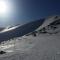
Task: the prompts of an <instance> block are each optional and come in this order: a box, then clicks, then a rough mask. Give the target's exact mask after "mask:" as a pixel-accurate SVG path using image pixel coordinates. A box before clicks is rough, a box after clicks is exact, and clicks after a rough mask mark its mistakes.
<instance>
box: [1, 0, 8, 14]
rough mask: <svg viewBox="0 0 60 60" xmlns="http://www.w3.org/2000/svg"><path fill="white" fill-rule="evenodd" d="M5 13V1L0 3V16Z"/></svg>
mask: <svg viewBox="0 0 60 60" xmlns="http://www.w3.org/2000/svg"><path fill="white" fill-rule="evenodd" d="M6 12H7V4H6V2H5V1H3V0H2V1H0V14H4V13H6Z"/></svg>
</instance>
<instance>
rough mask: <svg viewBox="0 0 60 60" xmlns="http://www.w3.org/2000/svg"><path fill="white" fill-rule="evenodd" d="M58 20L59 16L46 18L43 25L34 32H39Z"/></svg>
mask: <svg viewBox="0 0 60 60" xmlns="http://www.w3.org/2000/svg"><path fill="white" fill-rule="evenodd" d="M58 19H60V16H51V17H47V18H45V21H44V23H43V24H42V25H41V26H40V27H39V28H38V29H36V30H40V29H42V28H43V27H46V26H48V25H49V24H50V23H52V22H54V21H56V20H58Z"/></svg>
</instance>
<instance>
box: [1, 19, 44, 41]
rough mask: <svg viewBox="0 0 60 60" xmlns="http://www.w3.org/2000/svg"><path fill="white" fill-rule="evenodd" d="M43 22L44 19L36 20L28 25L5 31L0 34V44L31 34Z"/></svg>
mask: <svg viewBox="0 0 60 60" xmlns="http://www.w3.org/2000/svg"><path fill="white" fill-rule="evenodd" d="M43 22H44V19H40V20H36V21H33V22H30V23H27V24H25V25H22V26H16V27H12V28H9V29H6V30H4V31H2V32H0V42H3V41H7V40H9V39H12V38H15V37H20V36H23V35H25V34H27V33H30V32H33V31H34V30H36V29H37V28H38V27H39V26H41V25H42V24H43Z"/></svg>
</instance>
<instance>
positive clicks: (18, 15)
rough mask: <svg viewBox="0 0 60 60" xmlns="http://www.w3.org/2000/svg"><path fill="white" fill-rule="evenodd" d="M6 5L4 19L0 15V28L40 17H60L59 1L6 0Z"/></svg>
mask: <svg viewBox="0 0 60 60" xmlns="http://www.w3.org/2000/svg"><path fill="white" fill-rule="evenodd" d="M6 1H7V0H6ZM8 4H10V6H9V8H8V9H7V10H9V12H8V13H5V16H4V17H1V14H0V26H8V25H17V24H24V23H27V22H30V21H33V20H37V19H40V18H42V17H46V16H50V15H60V0H8ZM10 10H11V11H10Z"/></svg>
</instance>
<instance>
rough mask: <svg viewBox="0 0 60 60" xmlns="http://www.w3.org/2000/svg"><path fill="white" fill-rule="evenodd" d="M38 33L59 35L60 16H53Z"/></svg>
mask: <svg viewBox="0 0 60 60" xmlns="http://www.w3.org/2000/svg"><path fill="white" fill-rule="evenodd" d="M36 31H39V32H43V33H58V32H59V31H60V16H53V17H50V18H48V19H46V20H45V22H44V23H43V24H42V26H40V27H39V28H38V29H36Z"/></svg>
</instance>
